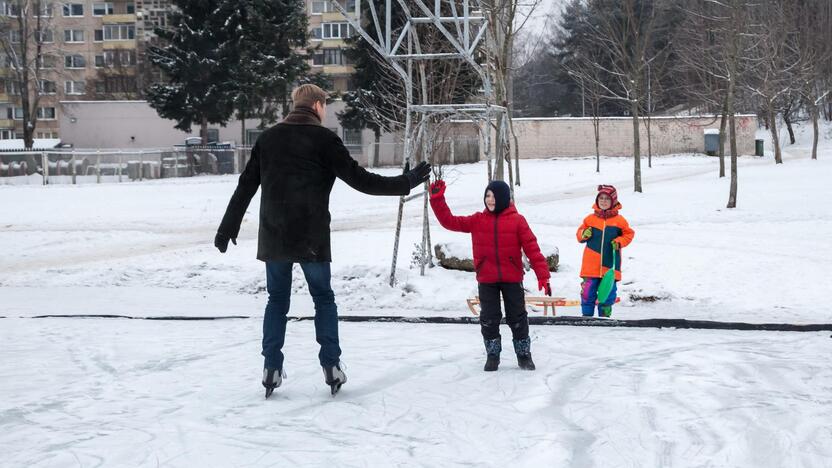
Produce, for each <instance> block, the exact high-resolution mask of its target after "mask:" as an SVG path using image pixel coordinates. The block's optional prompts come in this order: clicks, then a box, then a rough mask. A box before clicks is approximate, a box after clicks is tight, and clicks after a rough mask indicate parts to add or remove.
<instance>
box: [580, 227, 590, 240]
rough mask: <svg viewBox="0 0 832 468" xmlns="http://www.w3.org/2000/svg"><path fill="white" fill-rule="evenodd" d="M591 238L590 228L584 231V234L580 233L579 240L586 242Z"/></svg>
mask: <svg viewBox="0 0 832 468" xmlns="http://www.w3.org/2000/svg"><path fill="white" fill-rule="evenodd" d="M590 237H592V228H586V229H584V232H582V233H581V239H583V240H587V239H589V238H590Z"/></svg>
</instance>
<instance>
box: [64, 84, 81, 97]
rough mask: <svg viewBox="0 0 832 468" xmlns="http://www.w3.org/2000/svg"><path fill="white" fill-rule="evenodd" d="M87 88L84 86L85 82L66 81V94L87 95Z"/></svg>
mask: <svg viewBox="0 0 832 468" xmlns="http://www.w3.org/2000/svg"><path fill="white" fill-rule="evenodd" d="M85 88H86V87H85V84H84V82H83V81H66V82H64V91H65V92H66V94H73V95H79V94H85V93H86V89H85Z"/></svg>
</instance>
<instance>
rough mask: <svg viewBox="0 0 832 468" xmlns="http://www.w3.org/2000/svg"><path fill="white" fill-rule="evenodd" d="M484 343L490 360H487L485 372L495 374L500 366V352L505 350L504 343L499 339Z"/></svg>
mask: <svg viewBox="0 0 832 468" xmlns="http://www.w3.org/2000/svg"><path fill="white" fill-rule="evenodd" d="M484 343H485V352H486V354H488V358H487V359H486V360H485V367H484V368H483V370H484V371H486V372H494V371H495V370H497V367H499V366H500V352H501V351H502V350H503V346H502V343H501V342H500V339H499V338H494V339H491V340H484Z"/></svg>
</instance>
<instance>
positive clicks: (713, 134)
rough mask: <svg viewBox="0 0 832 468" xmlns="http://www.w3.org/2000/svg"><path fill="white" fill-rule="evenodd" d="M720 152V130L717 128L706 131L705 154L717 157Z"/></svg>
mask: <svg viewBox="0 0 832 468" xmlns="http://www.w3.org/2000/svg"><path fill="white" fill-rule="evenodd" d="M717 152H719V130H718V129H716V128H706V129H705V154H707V155H708V156H716V155H717Z"/></svg>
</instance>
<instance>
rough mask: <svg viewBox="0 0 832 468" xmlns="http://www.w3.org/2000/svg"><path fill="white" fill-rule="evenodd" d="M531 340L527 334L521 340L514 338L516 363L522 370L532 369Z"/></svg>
mask: <svg viewBox="0 0 832 468" xmlns="http://www.w3.org/2000/svg"><path fill="white" fill-rule="evenodd" d="M531 345H532V340H531V338H529V337H528V336H527V337H525V338H523V339H522V340H514V353H515V354H517V365H518V366H520V368H521V369H524V370H534V369H535V367H534V361H532V352H531Z"/></svg>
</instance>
